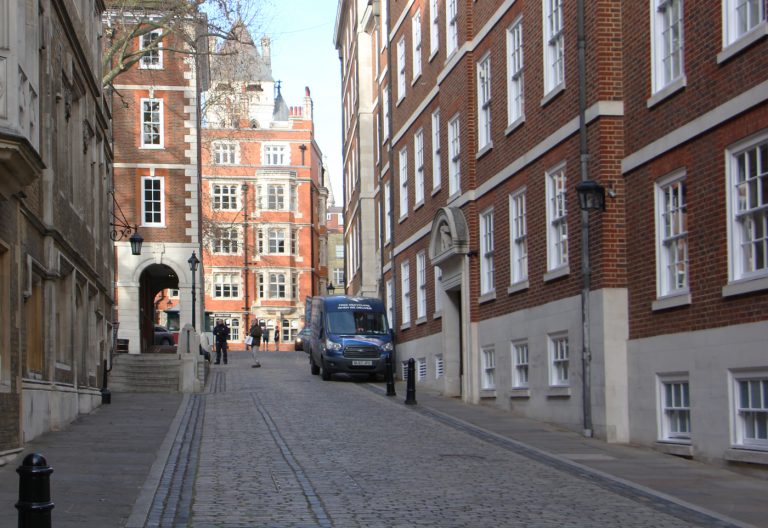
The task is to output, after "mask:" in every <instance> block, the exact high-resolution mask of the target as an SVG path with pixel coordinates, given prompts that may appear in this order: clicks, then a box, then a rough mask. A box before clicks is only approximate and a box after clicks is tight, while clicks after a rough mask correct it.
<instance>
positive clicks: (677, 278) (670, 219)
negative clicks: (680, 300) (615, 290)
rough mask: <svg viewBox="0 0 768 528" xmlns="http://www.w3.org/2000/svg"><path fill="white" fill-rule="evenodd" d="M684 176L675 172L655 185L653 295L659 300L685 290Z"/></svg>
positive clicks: (686, 246)
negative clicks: (654, 278) (654, 293)
mask: <svg viewBox="0 0 768 528" xmlns="http://www.w3.org/2000/svg"><path fill="white" fill-rule="evenodd" d="M685 176H686V174H685V171H677V172H675V173H674V174H671V175H669V176H667V177H665V178H663V179H661V180H659V181H658V182H656V204H655V205H656V207H655V208H656V293H657V296H658V297H660V298H661V297H667V296H671V295H683V294H686V293H688V291H689V290H688V279H689V267H688V225H687V207H688V204H687V202H686V185H687V182H686V177H685ZM680 252H682V255H681V254H680Z"/></svg>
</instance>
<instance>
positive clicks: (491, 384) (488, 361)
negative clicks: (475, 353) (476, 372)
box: [480, 345, 496, 390]
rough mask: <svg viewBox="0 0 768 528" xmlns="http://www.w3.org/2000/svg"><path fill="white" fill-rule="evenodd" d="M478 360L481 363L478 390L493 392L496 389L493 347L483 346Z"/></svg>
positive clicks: (494, 351)
mask: <svg viewBox="0 0 768 528" xmlns="http://www.w3.org/2000/svg"><path fill="white" fill-rule="evenodd" d="M480 359H481V361H482V365H481V367H480V369H481V370H480V371H481V385H480V388H481V389H482V390H494V389H495V388H496V348H495V347H494V346H493V345H490V346H484V347H483V348H482V349H481V353H480Z"/></svg>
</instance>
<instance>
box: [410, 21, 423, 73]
mask: <svg viewBox="0 0 768 528" xmlns="http://www.w3.org/2000/svg"><path fill="white" fill-rule="evenodd" d="M411 37H412V41H413V42H411V48H412V54H413V57H412V62H413V66H412V69H413V80H414V81H416V79H418V78H419V77H420V76H421V63H422V60H421V10H420V9H417V10H416V13H415V14H414V15H413V18H411Z"/></svg>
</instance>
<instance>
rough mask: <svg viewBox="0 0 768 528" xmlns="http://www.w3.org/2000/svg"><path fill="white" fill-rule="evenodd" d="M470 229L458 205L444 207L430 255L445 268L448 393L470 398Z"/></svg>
mask: <svg viewBox="0 0 768 528" xmlns="http://www.w3.org/2000/svg"><path fill="white" fill-rule="evenodd" d="M468 255H469V231H468V229H467V221H466V219H465V218H464V213H463V212H462V211H461V209H459V208H458V207H442V208H440V209H438V211H437V212H436V213H435V216H434V217H433V219H432V230H431V232H430V238H429V259H430V262H431V263H432V264H433V265H435V266H438V267H439V268H440V270H441V272H442V281H441V284H442V290H441V291H435V296H438V295H439V296H440V298H441V303H440V304H441V306H442V310H443V316H442V325H443V327H442V338H443V358H444V369H445V370H444V383H445V385H444V387H443V393H444V394H445V395H446V396H460V397H462V398H463V399H466V398H467V395H468V394H469V392H470V391H469V390H468V379H469V378H468V374H469V375H471V372H469V373H468V372H467V368H468V367H469V366H470V365H471V363H470V361H469V360H468V354H469V349H470V347H469V336H470V332H469V322H470V318H469V266H468V263H467V259H468Z"/></svg>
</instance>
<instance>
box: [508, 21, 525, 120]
mask: <svg viewBox="0 0 768 528" xmlns="http://www.w3.org/2000/svg"><path fill="white" fill-rule="evenodd" d="M523 67H524V56H523V17H522V15H521V16H519V17H518V18H517V19H516V20H515V21H514V22H513V23H512V25H511V26H510V27H509V28H508V29H507V126H510V127H511V126H514V125H515V124H516V123H519V122H521V121H523V120H524V119H525V110H524V103H525V86H524V76H523Z"/></svg>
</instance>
